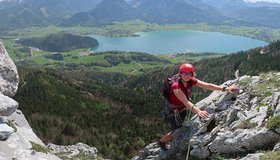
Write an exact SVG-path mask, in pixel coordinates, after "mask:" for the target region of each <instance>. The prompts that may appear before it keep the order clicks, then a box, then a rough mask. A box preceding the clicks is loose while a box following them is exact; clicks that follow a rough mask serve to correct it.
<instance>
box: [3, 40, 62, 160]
mask: <svg viewBox="0 0 280 160" xmlns="http://www.w3.org/2000/svg"><path fill="white" fill-rule="evenodd" d="M18 82H19V77H18V73H17V68H16V66H15V64H14V63H13V61H12V60H11V59H10V57H9V56H8V53H7V51H6V49H5V47H4V45H3V43H2V42H1V41H0V159H1V160H11V159H20V160H39V159H50V160H58V159H59V158H58V157H56V156H54V155H51V154H47V153H42V152H37V151H38V148H41V149H44V147H45V145H44V143H43V142H42V141H41V140H40V139H39V138H38V137H37V136H36V135H35V134H34V132H33V131H32V129H31V127H30V126H29V124H28V122H27V121H26V119H25V117H24V115H23V114H22V112H21V111H20V110H17V108H18V106H19V105H18V103H17V102H16V101H15V100H13V99H12V98H11V97H12V96H14V95H15V93H16V91H17V87H18ZM35 150H36V151H35Z"/></svg>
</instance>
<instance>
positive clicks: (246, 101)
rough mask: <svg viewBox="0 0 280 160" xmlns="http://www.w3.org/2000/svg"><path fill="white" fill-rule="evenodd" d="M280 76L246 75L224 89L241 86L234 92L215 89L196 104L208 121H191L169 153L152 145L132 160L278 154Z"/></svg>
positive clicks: (181, 129) (181, 131)
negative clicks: (263, 151)
mask: <svg viewBox="0 0 280 160" xmlns="http://www.w3.org/2000/svg"><path fill="white" fill-rule="evenodd" d="M279 82H280V73H279V72H278V73H267V74H261V75H260V76H242V77H240V78H237V79H235V80H231V81H228V82H226V83H224V85H230V84H232V83H237V84H239V86H240V90H239V91H238V92H236V93H233V94H230V93H224V92H221V91H214V92H213V93H212V94H211V95H210V96H209V97H207V98H205V99H203V100H202V101H200V102H198V103H197V106H198V107H200V108H201V109H203V110H206V111H208V112H209V113H210V117H209V118H207V119H201V118H199V117H197V116H193V117H192V118H191V120H190V122H189V123H186V124H185V125H184V127H182V128H180V129H178V130H176V131H175V132H174V133H173V136H174V137H175V138H174V140H173V141H172V142H171V143H170V149H169V150H168V151H167V152H163V151H161V150H160V149H159V148H158V146H157V145H156V143H152V144H149V145H148V146H146V148H144V149H143V150H141V151H140V153H139V156H138V157H135V158H133V159H135V160H136V159H137V160H140V159H141V160H143V159H151V158H152V159H166V160H167V159H186V155H187V150H188V145H189V143H190V156H193V157H196V158H199V159H207V158H210V159H212V158H217V157H218V156H221V155H223V156H224V155H226V156H229V157H230V158H237V156H239V157H240V156H246V155H247V154H248V155H247V157H245V158H244V159H246V158H249V159H250V158H251V159H252V157H253V158H254V159H259V157H260V156H262V155H264V154H263V153H258V154H254V153H256V152H257V151H260V150H265V151H272V150H273V151H279V140H280V120H279V119H280V85H279V84H280V83H279Z"/></svg>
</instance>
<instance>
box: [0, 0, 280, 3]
mask: <svg viewBox="0 0 280 160" xmlns="http://www.w3.org/2000/svg"><path fill="white" fill-rule="evenodd" d="M0 1H3V0H0ZM244 1H251V2H257V1H266V2H276V3H280V0H244Z"/></svg>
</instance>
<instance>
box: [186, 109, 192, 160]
mask: <svg viewBox="0 0 280 160" xmlns="http://www.w3.org/2000/svg"><path fill="white" fill-rule="evenodd" d="M191 113H192V111H191V110H189V113H188V123H189V122H190V119H191ZM191 138H192V137H191V126H190V139H189V144H188V151H187V158H186V160H189V154H190V149H191V143H190V142H191Z"/></svg>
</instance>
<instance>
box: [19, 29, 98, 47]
mask: <svg viewBox="0 0 280 160" xmlns="http://www.w3.org/2000/svg"><path fill="white" fill-rule="evenodd" d="M17 43H20V44H21V45H23V46H31V47H36V48H39V49H41V50H44V51H50V52H63V51H71V50H74V49H80V48H89V47H96V46H98V41H97V40H96V39H94V38H92V37H87V36H84V37H82V36H78V35H73V34H70V33H63V32H61V33H55V34H50V35H47V36H45V37H35V38H23V39H20V40H18V41H17Z"/></svg>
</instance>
